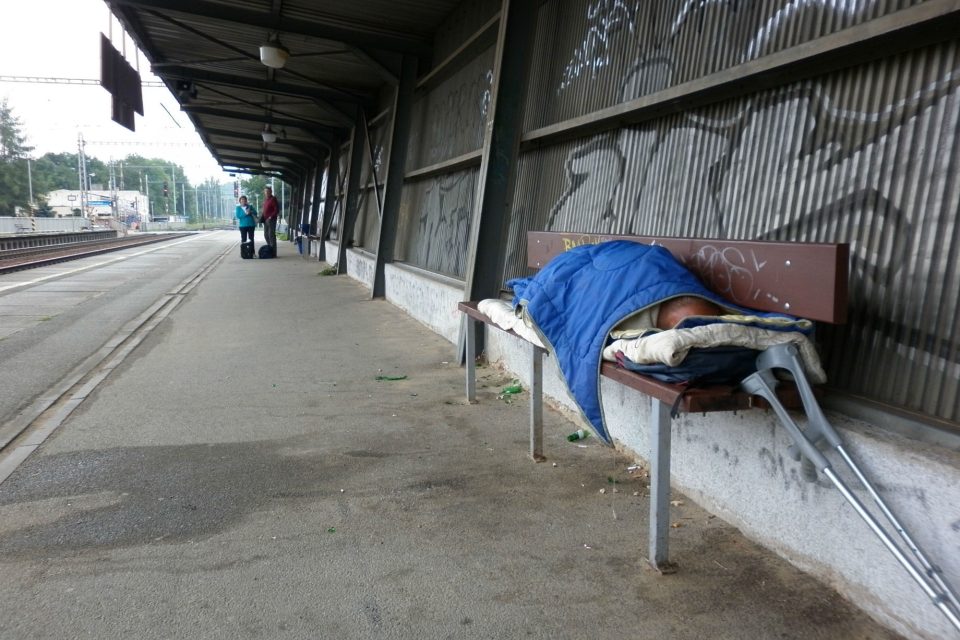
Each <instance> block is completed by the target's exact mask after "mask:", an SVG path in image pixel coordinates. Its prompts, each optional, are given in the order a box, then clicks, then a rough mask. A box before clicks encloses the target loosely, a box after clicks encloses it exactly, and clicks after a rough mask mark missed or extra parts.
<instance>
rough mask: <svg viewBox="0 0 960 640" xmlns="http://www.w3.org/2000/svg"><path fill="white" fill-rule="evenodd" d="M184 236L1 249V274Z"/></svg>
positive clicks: (128, 238)
mask: <svg viewBox="0 0 960 640" xmlns="http://www.w3.org/2000/svg"><path fill="white" fill-rule="evenodd" d="M183 236H184V234H183V233H158V234H150V235H137V236H127V237H124V238H110V239H107V240H94V241H89V242H70V243H64V244H53V245H46V246H39V247H25V248H18V249H4V250H0V274H3V273H11V272H13V271H21V270H23V269H33V268H36V267H44V266H47V265H51V264H55V263H57V262H66V261H68V260H77V259H80V258H87V257H90V256H96V255H100V254H102V253H108V252H110V251H118V250H120V249H129V248H131V247H138V246H141V245H147V244H154V243H156V242H163V241H164V240H170V239H172V238H181V237H183Z"/></svg>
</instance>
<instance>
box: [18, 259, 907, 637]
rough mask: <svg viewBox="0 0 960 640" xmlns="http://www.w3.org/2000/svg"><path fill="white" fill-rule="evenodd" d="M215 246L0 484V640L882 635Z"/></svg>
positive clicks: (637, 476) (338, 299) (312, 276)
mask: <svg viewBox="0 0 960 640" xmlns="http://www.w3.org/2000/svg"><path fill="white" fill-rule="evenodd" d="M233 249H235V247H230V250H229V251H227V252H225V253H224V254H223V257H222V258H221V259H220V260H219V261H218V262H217V263H216V264H215V266H213V268H211V269H210V270H208V271H207V272H206V274H205V275H204V277H203V278H202V280H200V281H199V282H198V283H197V284H196V286H194V287H193V288H192V289H190V290H189V292H188V293H186V294H185V295H184V296H183V300H182V302H181V303H180V304H179V305H178V306H177V307H176V308H175V309H174V310H172V311H171V313H170V314H169V315H168V316H167V317H166V318H164V319H163V320H162V321H160V322H159V323H158V324H157V325H156V327H155V328H154V329H153V330H152V332H151V333H150V334H149V335H148V336H147V337H146V338H145V339H144V340H143V342H142V343H140V344H139V346H137V347H136V348H135V349H134V350H132V351H131V352H130V354H129V355H128V356H127V357H126V359H125V360H124V361H123V362H122V364H120V365H119V366H117V367H116V368H114V369H113V371H112V373H110V374H109V375H108V376H107V377H106V378H105V379H104V380H103V381H102V382H101V383H100V384H99V386H98V387H97V388H96V390H95V391H93V392H92V393H90V394H89V395H88V396H87V398H86V400H85V401H84V402H83V403H82V404H81V405H80V406H79V407H78V408H77V409H76V410H75V411H74V412H73V413H72V414H71V415H70V417H69V418H68V419H67V420H66V421H65V422H63V424H62V425H61V426H60V427H59V428H58V429H57V430H56V432H54V433H53V434H52V435H51V436H50V437H49V438H48V439H47V440H46V441H45V442H44V443H43V444H42V445H40V446H39V447H38V448H37V449H36V450H35V451H34V452H33V454H32V455H30V457H28V458H27V459H26V460H25V461H24V462H23V463H22V464H20V466H19V467H17V468H16V470H15V471H14V472H13V473H12V474H11V475H10V476H9V477H8V478H7V480H6V481H4V482H3V484H2V485H0V574H2V575H3V580H0V602H2V603H3V604H2V605H0V610H2V615H0V637H3V638H68V637H69V638H73V637H78V638H79V637H95V638H121V637H137V638H231V639H237V638H418V639H428V638H552V639H555V638H590V639H591V640H599V639H606V638H670V639H686V638H689V639H694V638H696V639H701V638H710V639H713V640H720V639H723V638H730V639H741V638H752V639H765V638H771V639H772V638H778V639H780V638H831V639H832V638H864V639H865V638H871V639H881V638H895V637H898V636H896V635H895V634H893V633H892V632H890V631H887V630H885V629H884V628H882V627H880V626H879V625H877V624H876V623H874V622H873V621H871V620H870V619H869V618H868V617H867V616H866V615H865V614H863V613H862V612H860V611H859V610H858V609H856V608H855V607H853V606H852V605H850V604H848V603H847V602H846V601H844V600H843V599H842V598H840V597H839V596H838V595H836V593H835V592H834V591H832V590H831V589H830V588H829V587H827V586H825V585H823V584H821V583H819V582H817V581H816V580H814V579H813V578H811V577H809V576H807V575H806V574H804V573H802V572H801V571H799V570H798V569H796V568H794V567H792V566H791V565H789V564H788V563H787V562H785V561H783V560H781V559H779V558H778V557H776V556H775V555H774V554H772V553H771V552H769V551H766V550H763V549H762V548H760V547H759V546H757V545H755V544H753V543H751V542H750V541H748V540H747V539H745V538H744V537H743V536H742V535H741V534H740V533H739V532H738V531H737V530H736V529H735V528H733V527H731V526H729V525H727V524H726V523H724V522H723V521H722V520H721V519H720V518H716V517H713V516H711V515H709V514H708V513H707V512H706V511H704V510H702V509H700V508H699V507H698V506H697V505H696V504H694V503H693V502H692V501H691V500H690V499H689V498H687V497H685V496H683V495H681V494H676V495H674V496H673V500H674V503H673V505H674V510H673V513H672V514H671V518H672V520H673V521H674V525H675V528H674V529H673V531H672V534H671V535H672V554H673V556H674V559H676V560H677V561H678V563H679V565H680V570H679V572H678V573H676V574H674V575H670V576H659V575H657V574H656V573H654V572H652V571H651V570H649V569H647V568H646V562H645V559H644V550H645V548H646V531H647V526H646V518H647V510H648V504H647V498H646V491H647V482H646V478H645V476H644V473H643V469H642V468H640V469H631V468H630V467H632V466H633V465H634V461H632V460H630V459H627V458H625V457H623V456H622V455H621V454H619V453H617V452H615V451H614V450H612V449H609V448H606V447H604V446H602V444H600V443H598V442H597V441H596V440H595V439H587V440H586V441H585V442H583V443H571V442H568V441H567V440H566V437H565V436H566V435H567V434H568V433H569V432H570V431H571V430H573V429H575V428H576V427H575V426H574V425H573V424H572V423H570V422H569V421H567V420H566V419H565V418H564V417H563V416H562V415H561V414H559V413H556V412H553V411H550V410H547V411H546V415H545V427H544V428H545V445H546V446H545V448H546V452H547V455H548V457H549V459H548V461H547V462H545V463H541V464H535V463H533V462H532V461H531V460H530V459H529V458H528V457H527V455H526V452H527V441H526V439H527V431H526V426H525V424H526V422H525V418H526V415H527V409H528V406H527V399H526V394H520V395H518V396H505V397H504V398H503V399H498V395H499V394H498V392H499V391H500V389H501V388H502V387H503V386H505V385H507V384H509V383H510V377H509V376H508V375H505V374H504V373H502V372H500V371H498V370H496V369H492V368H488V369H482V370H481V371H482V374H483V375H482V377H481V379H480V380H479V384H480V385H482V386H481V387H480V396H481V400H480V402H479V403H478V404H475V405H470V404H467V403H466V402H465V400H464V392H463V370H462V369H461V368H460V367H459V366H457V364H456V362H455V359H454V353H453V348H452V347H451V345H450V343H449V342H448V341H447V340H445V339H443V338H441V337H439V336H438V335H437V334H435V333H434V332H433V331H431V330H429V329H428V328H426V327H424V326H423V325H421V324H419V323H418V322H416V321H415V320H413V319H411V318H410V317H409V316H407V315H405V314H404V313H403V312H402V311H400V310H399V309H398V308H397V307H394V306H393V305H391V304H390V303H388V302H385V301H382V300H373V301H371V300H370V299H369V291H368V290H367V289H366V288H364V287H363V286H361V285H360V284H358V283H357V282H356V281H354V280H352V279H349V278H347V277H345V276H324V275H321V272H322V269H323V267H324V266H326V265H324V264H323V263H319V262H316V261H313V260H304V259H301V258H300V257H299V256H297V254H296V253H295V250H294V249H293V248H292V247H291V246H290V245H287V244H281V247H280V258H279V259H277V260H271V261H266V260H263V261H261V260H252V261H244V260H241V259H240V258H239V255H238V254H239V252H238V251H235V250H233Z"/></svg>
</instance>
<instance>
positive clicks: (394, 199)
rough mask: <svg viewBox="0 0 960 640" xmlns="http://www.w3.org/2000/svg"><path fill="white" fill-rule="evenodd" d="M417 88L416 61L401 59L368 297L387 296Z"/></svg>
mask: <svg viewBox="0 0 960 640" xmlns="http://www.w3.org/2000/svg"><path fill="white" fill-rule="evenodd" d="M416 87H417V59H416V58H415V57H413V56H404V57H403V62H402V65H401V69H400V84H399V85H397V96H396V100H395V101H394V104H393V124H392V126H391V127H390V159H389V160H388V163H387V175H386V176H384V179H385V181H386V188H385V189H384V194H383V215H382V216H381V218H380V238H379V239H378V241H377V263H376V267H375V269H374V274H373V289H372V291H371V297H373V298H381V297H383V296H385V295H386V276H385V270H386V264H387V263H388V262H393V256H394V252H395V251H396V247H397V229H398V228H399V226H400V200H401V199H402V197H403V174H404V167H405V165H406V160H407V146H408V142H409V140H410V122H411V118H412V115H413V94H414V90H415V89H416Z"/></svg>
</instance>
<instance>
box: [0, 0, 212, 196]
mask: <svg viewBox="0 0 960 640" xmlns="http://www.w3.org/2000/svg"><path fill="white" fill-rule="evenodd" d="M3 5H4V6H3V9H4V11H3V13H4V24H5V25H6V28H5V29H4V34H3V36H2V37H0V76H33V77H43V78H78V79H79V78H82V79H95V80H97V81H99V79H100V34H101V33H104V34H106V35H108V36H109V35H110V25H111V24H112V25H113V37H112V41H113V46H114V47H116V48H117V50H119V51H120V52H121V53H123V52H124V49H123V43H124V38H123V37H122V31H121V28H120V24H119V23H118V22H117V21H116V19H112V16H111V14H110V11H109V10H108V9H107V5H106V3H105V2H103V0H5V1H4V2H3ZM135 52H136V47H135V46H134V44H133V41H132V40H131V39H130V38H126V58H127V60H128V62H130V64H131V65H132V66H133V67H134V68H135V69H136V68H138V60H137V55H136V53H135ZM139 71H140V76H141V78H142V79H143V80H156V79H157V78H156V77H155V76H153V75H152V74H151V73H150V63H149V62H148V61H147V60H146V59H145V58H144V57H143V56H142V55H140V57H139ZM3 98H6V99H7V102H8V104H9V105H10V107H11V108H12V109H13V112H14V114H15V115H16V116H17V117H18V118H19V119H20V122H21V124H22V125H23V127H22V128H23V132H24V133H25V134H26V136H27V143H28V144H29V145H31V146H33V147H35V149H34V151H33V152H32V154H31V155H32V156H33V157H38V156H41V155H43V154H44V153H46V152H48V151H52V152H71V153H76V152H77V137H78V134H82V135H83V138H84V140H86V142H87V145H86V152H87V155H88V156H93V157H96V158H98V159H100V160H103V161H108V160H110V159H111V158H123V157H125V156H126V155H128V154H132V153H136V154H139V155H142V156H145V157H148V158H164V159H167V160H170V161H171V162H174V163H176V164H179V165H181V166H183V168H184V170H185V171H186V172H187V176H188V177H189V179H190V181H191V182H192V183H193V184H197V183H199V182H202V181H203V180H206V179H207V178H211V177H213V178H215V179H217V180H219V181H221V182H227V181H228V180H230V179H229V178H228V177H227V176H226V174H224V173H223V172H222V171H221V170H220V168H219V166H218V165H217V163H216V162H215V161H214V160H213V158H212V157H211V156H210V153H209V151H207V149H206V148H205V147H204V146H203V144H202V143H201V142H200V138H199V137H198V136H197V134H196V133H195V132H194V130H193V125H192V124H191V123H190V120H189V118H187V116H186V114H184V113H182V112H181V111H180V108H179V105H178V104H177V101H176V100H175V99H174V97H173V96H172V95H170V92H169V91H167V89H166V88H151V87H144V89H143V108H144V115H143V116H140V115H139V114H138V115H135V116H134V118H135V120H136V129H137V130H136V132H131V131H129V130H128V129H126V128H124V127H122V126H120V125H119V124H117V123H115V122H114V121H113V120H112V119H111V109H110V96H109V94H108V93H107V92H106V90H105V89H104V88H103V87H101V86H99V85H90V86H87V85H65V84H36V83H29V84H27V83H21V82H7V81H0V99H3ZM164 106H165V107H166V109H167V110H169V112H170V114H168V113H167V111H165V110H164V108H163V107H164Z"/></svg>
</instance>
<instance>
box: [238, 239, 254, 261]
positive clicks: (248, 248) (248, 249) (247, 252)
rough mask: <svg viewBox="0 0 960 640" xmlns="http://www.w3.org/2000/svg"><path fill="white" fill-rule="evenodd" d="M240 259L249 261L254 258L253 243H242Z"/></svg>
mask: <svg viewBox="0 0 960 640" xmlns="http://www.w3.org/2000/svg"><path fill="white" fill-rule="evenodd" d="M240 257H241V258H243V259H244V260H249V259H250V258H252V257H253V243H252V242H241V243H240Z"/></svg>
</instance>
